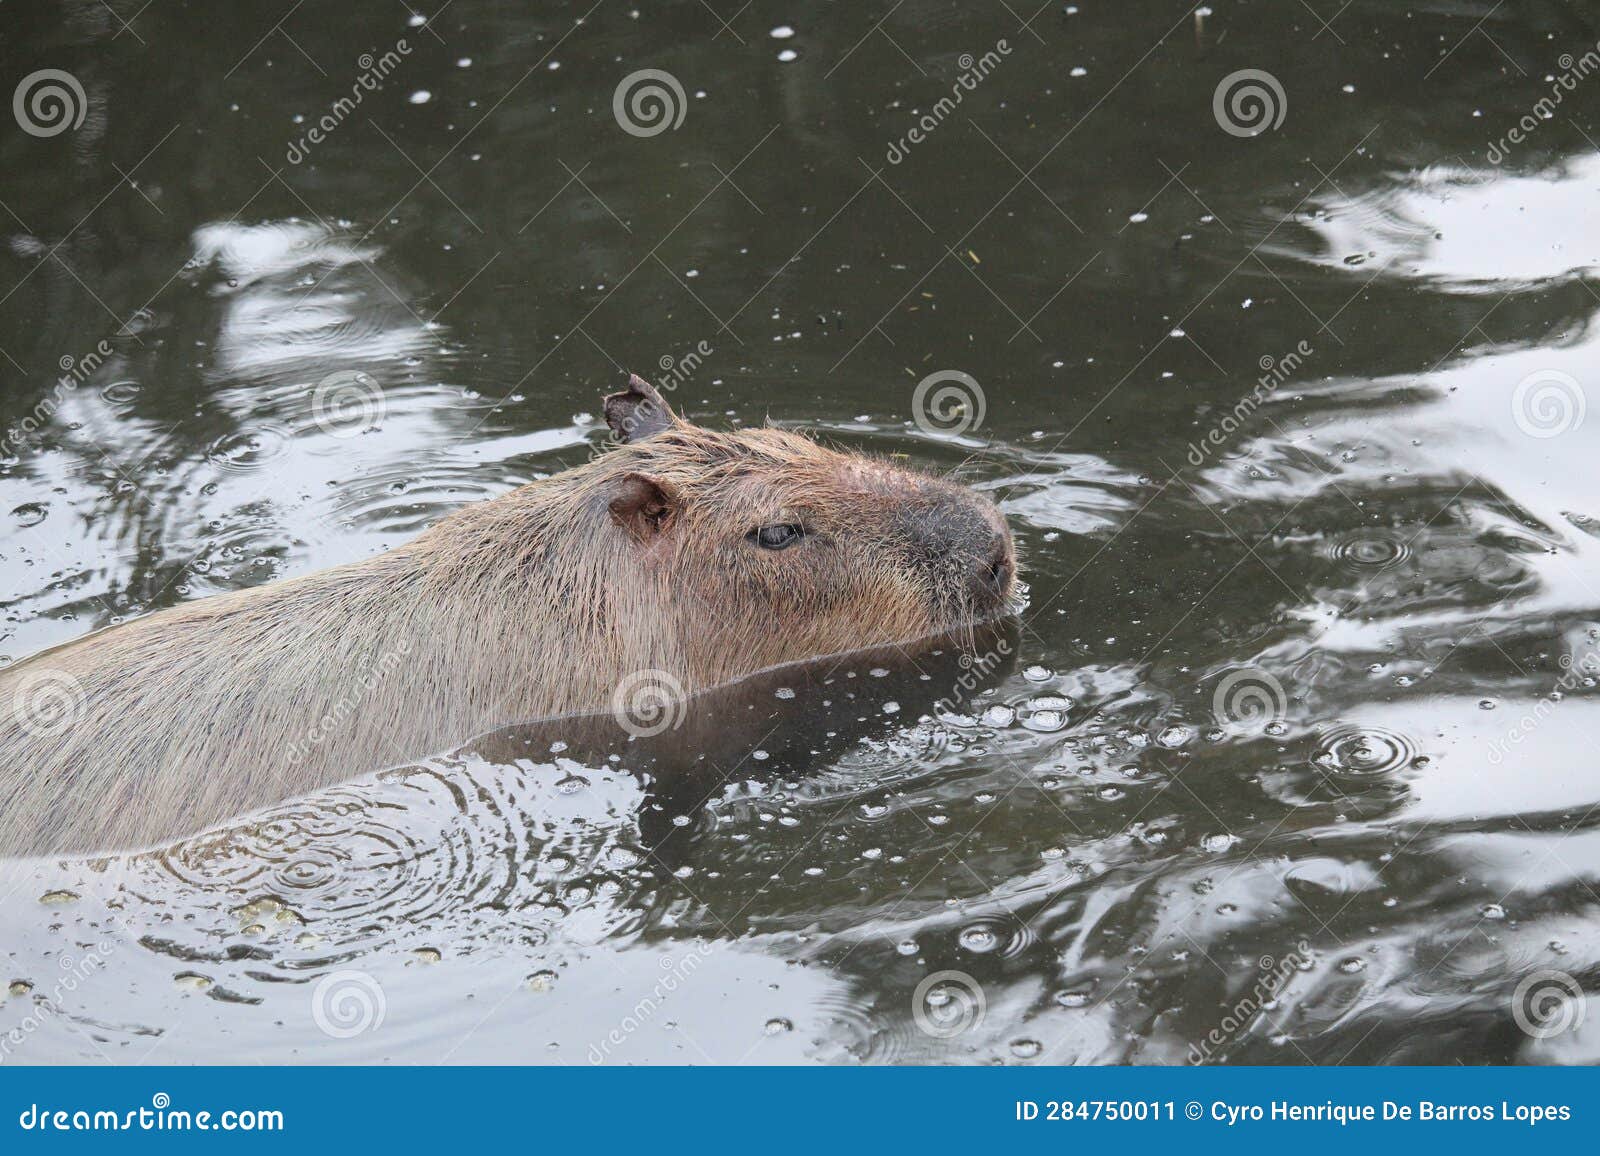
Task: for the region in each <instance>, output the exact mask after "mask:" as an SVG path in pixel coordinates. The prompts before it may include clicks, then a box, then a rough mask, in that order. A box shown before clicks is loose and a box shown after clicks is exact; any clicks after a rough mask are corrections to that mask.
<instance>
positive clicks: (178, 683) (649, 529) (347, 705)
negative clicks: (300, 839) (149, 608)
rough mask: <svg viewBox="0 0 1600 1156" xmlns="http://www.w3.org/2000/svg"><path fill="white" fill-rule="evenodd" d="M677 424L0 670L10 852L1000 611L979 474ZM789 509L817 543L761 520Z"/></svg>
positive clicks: (103, 840)
mask: <svg viewBox="0 0 1600 1156" xmlns="http://www.w3.org/2000/svg"><path fill="white" fill-rule="evenodd" d="M658 424H659V426H660V428H659V429H656V430H652V431H651V432H652V434H653V436H648V437H644V438H641V439H639V440H635V441H633V442H631V444H625V445H620V446H617V447H616V448H614V449H613V450H611V451H610V452H607V453H605V454H603V455H601V456H599V457H598V458H596V459H595V460H593V461H591V462H589V463H587V464H585V465H583V466H580V467H577V468H575V469H572V470H569V471H566V472H564V473H561V474H558V475H556V476H555V477H552V478H549V479H547V480H544V481H540V482H535V483H533V484H532V485H528V486H524V487H522V488H520V489H518V490H516V491H513V492H512V493H509V494H506V495H503V496H502V497H500V498H496V499H493V500H491V501H486V502H481V503H478V504H475V505H472V506H468V507H466V508H464V509H462V510H460V511H457V512H456V513H454V514H452V515H450V516H449V517H447V518H445V519H443V520H442V521H440V522H439V523H438V524H436V525H435V526H433V527H432V528H430V529H429V530H427V531H425V532H424V533H423V534H421V535H419V536H418V537H417V538H415V539H414V540H412V541H411V542H409V543H407V544H406V545H403V546H401V547H399V548H397V549H395V550H392V551H389V552H388V553H385V554H382V555H379V556H377V557H374V558H370V559H366V560H363V561H360V562H355V563H351V564H348V565H343V566H338V567H334V568H332V569H329V570H324V571H321V572H318V573H314V574H310V575H306V576H304V577H300V578H294V579H289V580H285V581H280V582H275V583H271V584H269V585H266V586H262V587H259V588H255V589H251V590H246V591H241V592H238V593H233V594H226V595H221V596H218V597H213V598H207V599H204V600H202V601H199V602H195V603H193V604H190V605H186V606H180V607H177V608H174V609H171V610H166V611H162V612H160V613H157V614H153V615H150V616H149V617H146V618H143V619H140V620H137V621H134V622H131V623H127V624H124V625H120V626H116V627H113V628H111V629H108V630H105V631H101V632H99V633H97V634H93V635H90V636H88V637H86V638H83V639H80V640H78V641H76V642H73V643H69V644H67V645H65V646H61V647H57V648H55V649H54V650H50V651H46V652H44V653H42V654H40V655H37V656H35V657H33V658H31V659H29V660H28V661H26V662H23V663H21V664H19V665H17V666H15V667H13V668H11V669H9V670H5V671H0V751H4V752H5V756H4V760H3V765H0V854H12V855H15V854H38V853H44V852H49V851H58V850H69V849H71V850H82V849H89V848H91V847H92V848H95V849H111V848H119V847H125V846H130V845H135V844H142V843H148V842H151V841H153V840H156V839H164V838H169V837H173V836H176V835H180V834H184V833H188V832H190V831H193V830H196V829H199V828H201V827H203V826H205V825H207V824H210V823H214V822H217V821H220V820H222V819H225V818H228V817H231V816H233V815H236V814H238V813H240V812H241V811H242V810H244V809H246V807H251V806H257V805H260V804H262V803H264V802H268V801H272V800H275V799H279V798H284V797H287V796H290V795H294V794H299V793H303V792H305V791H309V790H312V789H315V788H317V787H320V786H324V785H327V784H330V783H333V782H337V781H340V780H342V779H346V778H349V777H351V776H352V775H355V774H359V773H362V772H365V771H370V770H374V769H377V768H380V767H383V766H388V765H393V764H397V763H400V762H403V761H406V760H409V759H414V758H417V757H420V756H423V755H426V754H429V753H432V752H434V751H437V750H440V749H443V748H445V747H447V746H449V745H451V744H453V743H456V742H460V741H462V740H463V739H464V738H466V737H468V736H471V735H473V734H477V733H481V732H483V731H485V730H488V729H490V728H492V727H495V726H499V725H502V724H505V723H508V722H512V721H516V720H522V719H533V718H540V717H551V716H557V715H561V714H567V713H574V712H587V711H602V710H606V709H607V708H608V707H609V705H610V704H611V701H612V697H613V693H614V691H615V690H616V688H617V686H618V685H619V683H620V682H622V681H623V680H624V679H626V678H627V676H629V675H630V674H632V673H633V672H641V671H657V672H662V673H663V675H664V676H665V681H666V683H667V684H668V685H675V686H676V687H678V688H680V689H682V690H683V691H685V692H689V693H693V692H694V691H697V690H700V689H703V688H706V687H710V686H715V685H718V684H721V683H726V682H729V681H732V680H735V679H738V678H740V677H743V676H746V675H748V674H750V673H752V672H754V671H756V670H759V669H763V668H766V667H770V666H774V665H777V664H779V663H784V662H790V661H796V660H799V659H803V658H807V657H812V656H816V655H820V654H829V653H835V652H843V651H849V650H854V649H859V648H862V647H865V646H870V645H875V644H881V643H885V642H894V641H901V640H909V639H913V638H917V637H921V636H924V635H927V634H930V633H933V632H935V631H937V630H940V629H944V628H947V627H950V626H952V625H955V626H960V625H961V624H962V623H965V622H970V621H971V620H973V619H974V618H976V617H982V616H984V615H986V614H989V613H991V612H992V611H993V610H995V609H996V605H991V604H990V603H989V602H988V601H987V600H985V599H983V598H978V597H976V596H974V595H973V594H972V593H971V584H970V574H969V571H970V570H971V568H972V566H973V565H974V564H976V563H975V560H974V558H969V557H968V556H967V555H968V553H969V552H970V551H969V550H968V548H967V543H966V539H965V537H964V535H967V534H971V535H973V536H974V537H973V544H972V546H971V549H972V550H982V549H985V548H986V547H985V546H984V545H983V543H982V541H980V539H981V538H982V537H983V535H984V534H989V535H991V536H992V535H995V534H998V535H1000V536H1001V540H1003V541H1004V542H1005V550H1006V553H1007V556H1008V557H1009V550H1010V546H1009V537H1008V536H1007V535H1006V533H1005V528H1004V522H1003V520H1002V519H1000V517H999V515H998V513H997V512H995V511H994V509H993V507H992V506H991V505H990V504H989V503H987V502H986V501H983V500H982V499H979V498H976V497H974V496H973V495H971V494H970V492H969V491H966V490H964V489H962V488H960V487H957V486H953V485H951V484H949V483H946V482H942V481H939V480H936V479H932V478H928V477H924V476H922V475H919V474H915V473H911V472H908V471H905V470H901V469H899V468H897V467H893V466H890V465H888V464H886V463H882V462H878V461H875V460H871V459H867V458H863V457H860V456H857V455H852V454H845V453H839V452H835V451H832V450H828V449H825V448H823V447H821V446H818V445H817V444H815V443H814V442H812V441H810V440H808V439H806V438H804V437H801V436H799V435H797V434H793V433H787V432H782V431H778V430H773V429H760V430H750V431H741V432H734V433H717V432H713V431H710V430H705V429H702V428H699V427H697V426H693V425H690V424H687V423H684V422H681V421H679V420H677V419H676V418H675V417H672V416H671V414H670V411H666V417H665V419H663V420H662V421H660V422H659V423H658ZM619 432H621V431H620V430H619ZM930 511H931V513H930ZM789 518H796V519H804V521H805V523H806V525H807V527H808V530H809V531H810V533H809V534H808V536H807V538H806V539H805V540H804V541H803V542H802V543H801V545H799V546H796V547H792V548H791V549H788V550H783V551H777V552H773V551H767V550H761V549H758V548H756V547H754V546H753V545H752V544H751V543H750V542H749V541H747V540H746V537H745V535H746V534H747V532H748V531H749V530H751V529H755V528H757V527H759V526H761V525H765V524H769V523H771V522H773V521H776V520H784V519H789ZM930 522H931V523H933V524H935V525H936V527H937V528H935V529H934V530H929V529H928V526H929V524H930ZM941 533H942V534H945V535H946V536H947V537H948V538H949V541H946V542H943V543H942V542H941V539H940V534H941ZM800 551H809V552H810V553H809V555H803V554H801V553H800ZM1009 580H1010V578H1009V573H1008V574H1007V575H1005V581H1004V582H1003V583H1002V586H1003V587H1008V586H1009ZM1004 593H1005V591H1004V589H1001V590H999V591H998V595H999V596H1002V597H1003V595H1004ZM41 679H44V680H52V679H53V680H57V681H58V682H59V684H60V685H63V686H67V687H70V688H71V690H72V693H73V695H74V696H75V705H76V713H75V715H74V720H75V721H74V722H73V723H72V725H71V726H69V727H67V728H66V729H64V730H63V731H61V732H60V733H46V734H41V733H39V732H38V729H37V728H33V729H30V728H28V727H25V726H24V725H22V722H23V720H22V719H21V718H20V717H19V714H18V712H17V710H15V709H8V708H13V703H14V700H19V698H20V699H26V697H27V695H28V694H29V693H30V692H31V691H30V688H34V687H36V685H37V683H38V681H39V680H41ZM330 718H331V719H333V720H334V722H333V725H331V726H326V727H324V726H322V725H321V724H322V722H323V720H325V719H330ZM323 731H325V734H323V736H322V738H321V741H317V742H312V741H310V736H312V735H313V734H314V733H319V734H320V733H322V732H323Z"/></svg>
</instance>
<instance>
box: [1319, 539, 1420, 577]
mask: <svg viewBox="0 0 1600 1156" xmlns="http://www.w3.org/2000/svg"><path fill="white" fill-rule="evenodd" d="M1328 556H1329V557H1330V558H1332V559H1333V560H1334V561H1335V562H1338V563H1339V564H1340V565H1343V566H1347V567H1350V568H1351V569H1354V570H1387V569H1389V568H1390V567H1392V566H1398V565H1400V564H1401V563H1402V562H1404V561H1406V559H1408V558H1410V557H1411V547H1410V545H1409V544H1408V543H1407V542H1406V541H1405V540H1404V539H1402V538H1401V537H1400V536H1399V535H1397V534H1391V533H1389V532H1387V531H1382V530H1361V531H1358V532H1356V533H1353V534H1347V535H1345V536H1344V537H1343V538H1340V539H1338V540H1337V541H1335V542H1334V543H1332V544H1331V545H1330V546H1329V548H1328Z"/></svg>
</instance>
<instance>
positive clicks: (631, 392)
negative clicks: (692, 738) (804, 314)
mask: <svg viewBox="0 0 1600 1156" xmlns="http://www.w3.org/2000/svg"><path fill="white" fill-rule="evenodd" d="M605 411H606V420H607V423H608V424H609V425H610V426H611V428H612V430H613V432H614V433H615V435H616V439H617V441H618V442H619V443H621V444H620V445H618V446H617V447H616V448H615V449H614V450H612V451H611V452H609V453H607V454H605V455H604V456H602V457H601V458H600V459H599V461H598V462H596V463H595V465H597V466H603V467H604V468H603V472H602V475H601V478H602V479H603V480H601V481H600V482H599V486H600V492H601V493H602V494H603V497H604V502H605V509H606V514H607V521H608V522H609V525H607V526H605V527H604V528H603V529H602V530H600V531H599V532H600V534H601V536H603V537H605V538H607V539H608V540H609V542H611V543H612V546H613V548H614V549H615V550H616V551H617V552H618V553H619V556H620V558H621V559H622V560H623V564H624V566H625V568H627V569H629V570H631V571H633V572H634V573H635V574H637V575H638V576H640V577H642V578H644V579H645V585H646V587H651V586H655V587H657V588H658V589H660V591H661V593H662V595H663V596H664V599H663V601H662V602H659V603H656V607H655V610H654V612H656V613H663V614H670V615H671V616H673V617H674V618H675V619H676V623H675V626H676V628H675V629H674V630H672V631H671V633H672V634H673V635H674V636H675V639H676V646H677V649H678V651H679V655H680V657H681V661H682V665H683V668H684V673H685V674H687V676H688V677H689V679H690V681H691V682H692V683H693V684H694V685H697V686H706V685H711V684H713V683H716V682H722V681H727V680H728V679H730V678H737V677H739V676H740V675H742V674H748V673H751V672H752V671H755V670H759V669H763V668H765V667H768V666H774V665H777V664H780V663H785V662H792V661H796V660H799V659H804V658H810V657H815V656H818V655H823V654H832V653H839V652H843V651H849V650H858V649H861V648H864V647H868V646H874V645H880V644H884V643H890V642H903V641H909V640H911V639H916V638H921V637H925V636H928V635H933V634H940V633H945V632H950V631H957V632H959V631H964V630H967V629H969V628H970V627H971V625H972V624H973V623H975V622H979V621H984V620H988V619H992V618H995V617H997V616H999V615H1001V614H1002V613H1003V611H1004V608H1005V605H1006V602H1007V598H1008V596H1009V595H1010V593H1011V590H1012V587H1013V584H1014V582H1015V579H1016V569H1017V567H1016V555H1015V552H1014V550H1013V548H1012V542H1011V533H1010V530H1009V529H1008V528H1007V526H1006V522H1005V519H1004V518H1003V517H1002V516H1001V514H1000V512H999V510H997V509H996V508H995V506H994V504H993V503H992V502H990V501H988V500H987V499H985V498H982V497H979V496H978V495H976V494H974V493H973V492H972V491H970V490H968V489H966V488H964V487H962V486H959V485H955V484H952V483H950V482H946V481H943V480H941V479H938V478H934V477H930V476H927V475H924V474H920V473H916V472H914V471H911V470H907V469H902V468H900V467H897V466H894V465H890V464H889V463H887V462H884V461H881V460H877V459H874V458H869V457H864V456H861V455H858V454H852V453H842V452H839V451H836V450H831V449H827V448H824V447H823V446H820V445H818V444H817V443H816V442H814V441H812V440H810V439H809V438H806V437H803V436H801V435H799V434H795V433H790V432H787V431H784V430H777V429H750V430H738V431H733V432H728V433H720V432H715V431H711V430H706V429H702V428H700V427H699V426H695V425H692V424H690V423H688V422H685V421H683V420H681V419H679V418H678V417H677V416H676V415H675V414H674V413H673V412H672V410H671V409H670V408H669V407H668V405H667V403H666V401H665V400H663V399H662V397H661V395H660V394H659V393H658V392H657V391H656V390H655V388H654V387H653V386H651V385H650V384H649V383H647V382H645V381H643V380H642V379H640V378H638V377H632V378H630V380H629V383H628V388H627V389H626V390H624V391H623V392H621V393H618V394H613V395H612V396H610V397H608V398H607V399H606V403H605Z"/></svg>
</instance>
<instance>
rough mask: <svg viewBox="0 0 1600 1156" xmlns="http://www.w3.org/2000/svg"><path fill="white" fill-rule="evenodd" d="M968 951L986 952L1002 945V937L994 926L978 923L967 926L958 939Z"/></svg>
mask: <svg viewBox="0 0 1600 1156" xmlns="http://www.w3.org/2000/svg"><path fill="white" fill-rule="evenodd" d="M957 941H958V942H959V943H960V944H961V946H962V947H964V948H966V949H967V950H968V951H971V952H976V953H978V954H980V955H981V954H984V953H986V952H990V951H993V950H994V949H995V948H997V947H999V946H1000V937H999V936H998V935H996V934H995V932H994V928H992V927H986V926H984V925H983V924H977V925H974V926H972V927H968V928H965V929H964V930H963V931H962V932H961V935H960V936H959V937H958V940H957Z"/></svg>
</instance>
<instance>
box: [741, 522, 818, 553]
mask: <svg viewBox="0 0 1600 1156" xmlns="http://www.w3.org/2000/svg"><path fill="white" fill-rule="evenodd" d="M805 533H806V532H805V530H803V529H802V528H801V527H799V526H797V525H795V524H794V523H793V522H781V523H779V524H778V525H776V526H762V527H761V529H759V530H751V531H750V533H749V535H748V536H749V538H750V540H751V541H752V542H754V543H755V544H756V545H757V546H760V547H761V548H762V549H763V550H786V549H788V548H789V547H790V546H793V545H794V544H795V543H796V542H798V541H799V540H800V539H801V538H803V537H805Z"/></svg>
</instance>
